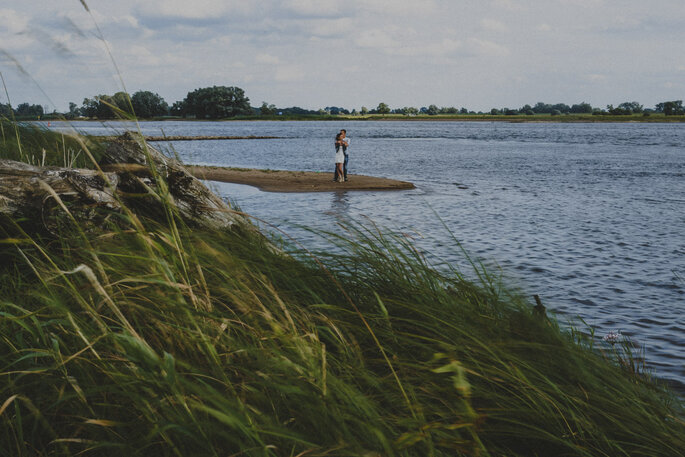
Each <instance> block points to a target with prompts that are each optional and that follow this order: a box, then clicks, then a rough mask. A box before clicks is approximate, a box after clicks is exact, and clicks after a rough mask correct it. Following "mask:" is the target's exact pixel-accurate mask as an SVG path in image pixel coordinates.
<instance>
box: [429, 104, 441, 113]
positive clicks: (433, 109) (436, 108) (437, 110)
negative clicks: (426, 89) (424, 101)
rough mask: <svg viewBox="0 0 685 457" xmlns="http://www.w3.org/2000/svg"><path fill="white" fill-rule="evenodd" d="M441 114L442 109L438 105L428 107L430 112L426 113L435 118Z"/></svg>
mask: <svg viewBox="0 0 685 457" xmlns="http://www.w3.org/2000/svg"><path fill="white" fill-rule="evenodd" d="M439 112H440V109H439V108H438V107H437V106H436V105H428V110H427V111H426V114H428V115H429V116H435V115H436V114H438V113H439Z"/></svg>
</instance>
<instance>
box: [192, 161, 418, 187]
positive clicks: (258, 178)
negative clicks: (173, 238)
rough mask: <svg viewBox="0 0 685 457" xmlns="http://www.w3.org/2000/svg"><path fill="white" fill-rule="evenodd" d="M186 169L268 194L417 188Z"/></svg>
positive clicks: (356, 178) (370, 180) (317, 175)
mask: <svg viewBox="0 0 685 457" xmlns="http://www.w3.org/2000/svg"><path fill="white" fill-rule="evenodd" d="M186 168H188V170H189V171H190V172H191V173H192V174H193V175H195V176H196V177H198V178H200V179H207V180H210V181H220V182H228V183H234V184H247V185H249V186H253V187H257V188H258V189H260V190H263V191H266V192H335V191H377V190H409V189H414V188H415V186H414V184H412V183H410V182H406V181H397V180H394V179H388V178H379V177H374V176H364V175H349V176H348V178H349V180H348V181H346V182H334V181H333V173H332V172H331V173H327V172H314V171H288V170H258V169H253V168H233V167H231V168H227V167H209V166H198V165H191V166H187V167H186Z"/></svg>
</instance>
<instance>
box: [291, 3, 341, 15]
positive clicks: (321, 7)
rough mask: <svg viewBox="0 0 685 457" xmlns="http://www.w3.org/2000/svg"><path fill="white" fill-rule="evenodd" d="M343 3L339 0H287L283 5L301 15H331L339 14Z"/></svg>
mask: <svg viewBox="0 0 685 457" xmlns="http://www.w3.org/2000/svg"><path fill="white" fill-rule="evenodd" d="M343 4H344V2H342V1H340V0H287V1H286V2H285V7H286V8H288V9H289V10H291V11H293V12H295V13H297V14H301V15H303V16H333V15H338V14H341V12H342V11H343Z"/></svg>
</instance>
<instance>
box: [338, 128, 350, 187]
mask: <svg viewBox="0 0 685 457" xmlns="http://www.w3.org/2000/svg"><path fill="white" fill-rule="evenodd" d="M340 134H341V135H342V142H343V154H345V162H343V178H344V179H345V181H347V162H349V160H350V155H349V154H348V153H347V149H348V148H349V147H350V139H349V138H347V130H345V129H342V130H341V131H340Z"/></svg>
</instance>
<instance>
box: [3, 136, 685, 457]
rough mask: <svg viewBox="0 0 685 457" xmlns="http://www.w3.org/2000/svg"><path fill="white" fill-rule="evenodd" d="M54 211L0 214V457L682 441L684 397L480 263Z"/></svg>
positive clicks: (436, 451)
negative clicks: (34, 215) (42, 229)
mask: <svg viewBox="0 0 685 457" xmlns="http://www.w3.org/2000/svg"><path fill="white" fill-rule="evenodd" d="M12 128H14V126H12ZM19 132H20V138H21V141H22V142H23V143H22V146H23V147H22V150H23V151H25V152H24V158H25V159H26V158H27V157H32V156H33V157H35V156H36V154H37V151H39V150H41V149H43V148H44V147H46V146H50V150H49V151H48V152H46V157H47V159H46V161H47V162H50V161H52V162H54V163H59V162H60V155H59V153H60V151H64V150H65V148H64V147H60V143H59V141H60V138H59V137H56V136H53V135H52V134H50V133H49V132H39V131H36V130H30V129H22V128H19ZM53 143H55V146H54V147H52V145H53ZM77 144H79V145H81V146H83V145H86V147H88V146H87V145H88V143H87V142H86V141H83V140H78V141H77ZM37 148H40V149H37ZM16 150H17V148H16V147H15V146H13V145H12V143H11V142H4V143H2V145H1V146H0V156H12V157H15V156H16V154H15V152H16ZM46 150H47V149H46ZM50 151H52V152H50ZM88 152H90V151H88ZM41 156H42V153H41ZM83 156H84V157H95V156H97V154H94V153H90V154H83ZM29 160H30V159H29ZM62 160H63V158H62ZM91 166H94V164H91ZM160 179H161V178H160ZM159 189H160V190H158V192H161V193H162V194H163V192H164V186H160V187H159ZM151 191H152V190H151ZM159 197H160V198H157V199H155V201H157V202H159V203H158V204H160V205H169V206H173V204H172V203H171V202H170V200H169V199H166V198H164V195H160V196H159ZM65 208H66V207H65ZM60 211H61V212H60V214H57V215H56V217H63V218H64V222H63V223H62V224H59V225H58V226H60V227H62V228H63V229H62V232H61V233H59V234H58V236H55V235H54V234H46V233H39V232H29V231H28V230H29V229H30V228H31V227H32V225H31V224H27V223H26V221H14V220H11V219H9V218H6V217H5V218H3V219H1V220H0V258H1V259H2V261H1V262H0V450H3V453H4V454H5V455H17V456H33V455H57V456H67V455H98V456H100V455H117V456H119V455H169V456H189V455H193V456H195V455H200V456H202V455H208V456H229V455H236V456H237V455H241V456H242V455H245V456H248V455H249V456H305V455H306V456H334V455H338V456H355V455H356V456H374V455H377V456H380V455H384V456H385V455H387V456H454V455H481V456H486V455H492V456H499V455H507V456H536V455H537V456H621V455H624V456H636V455H645V456H647V455H650V456H652V455H658V456H661V455H662V456H674V455H682V453H683V449H685V423H684V422H683V417H684V415H683V409H682V403H681V401H680V400H678V399H677V398H676V397H674V396H673V395H671V394H669V393H668V392H667V391H666V390H664V389H663V388H661V387H660V386H658V385H657V384H656V383H655V382H654V381H653V380H650V379H649V378H648V377H645V376H643V375H641V374H639V373H635V372H631V370H626V369H625V366H624V365H623V366H622V364H621V363H620V360H622V359H621V358H620V357H619V356H622V354H623V353H618V354H614V353H613V352H612V350H611V349H612V348H611V347H610V346H608V345H607V346H605V347H603V348H601V349H602V350H597V349H596V348H592V347H591V345H592V344H593V343H592V342H591V340H589V339H586V338H585V337H582V336H579V334H578V333H574V332H569V331H565V330H563V329H560V328H559V327H558V326H557V325H556V323H555V322H554V321H553V320H550V319H549V318H547V317H545V316H541V315H539V314H536V313H534V312H533V311H532V305H531V304H530V303H528V301H527V300H526V299H524V298H523V297H521V296H520V295H518V294H516V293H513V292H511V291H510V290H509V289H508V288H507V287H506V286H505V285H503V284H501V283H499V282H498V281H497V280H496V279H495V278H493V277H492V276H491V275H489V274H488V273H487V271H485V270H482V269H481V267H479V266H477V265H476V266H474V268H476V269H477V270H478V271H477V274H473V275H468V276H469V277H475V278H478V279H477V280H475V281H474V280H469V279H467V278H466V277H465V276H462V275H461V274H460V273H459V272H458V271H450V272H444V271H438V270H436V269H434V268H433V267H432V266H431V265H430V264H429V263H428V261H427V260H426V259H425V258H424V257H422V255H421V254H420V253H419V252H418V251H417V250H416V249H414V247H413V246H412V244H411V242H410V241H408V240H407V239H405V238H402V237H397V236H393V235H391V234H388V233H386V232H384V231H383V230H379V229H377V228H376V227H374V226H372V225H369V226H348V227H346V229H345V230H347V231H346V233H345V235H344V236H335V235H329V238H330V242H331V245H335V246H336V249H331V250H330V251H329V252H328V253H317V254H312V253H309V252H306V251H304V250H300V249H298V247H297V246H295V245H289V244H287V243H286V244H285V246H284V250H276V249H274V247H273V246H272V245H271V244H270V243H269V242H268V241H267V240H266V239H265V238H264V237H263V236H261V235H259V234H257V233H255V232H254V231H253V230H243V229H241V228H236V229H234V230H231V231H226V230H209V229H205V230H200V229H197V228H195V229H193V230H190V229H188V228H186V227H185V225H184V224H183V221H181V220H180V219H178V218H177V217H176V216H175V212H174V211H173V208H169V210H168V211H167V212H166V214H167V215H168V217H167V218H166V219H164V220H162V221H155V220H150V219H146V218H145V217H144V216H143V215H141V214H135V213H134V212H133V211H130V212H128V213H124V214H117V215H113V218H116V223H112V224H111V225H110V226H104V227H101V228H99V229H98V230H93V229H92V227H89V228H87V229H86V227H85V222H82V221H78V220H75V219H71V218H70V217H69V215H68V214H66V212H65V211H68V209H61V210H60ZM161 213H162V214H164V212H161ZM286 252H287V253H286Z"/></svg>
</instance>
